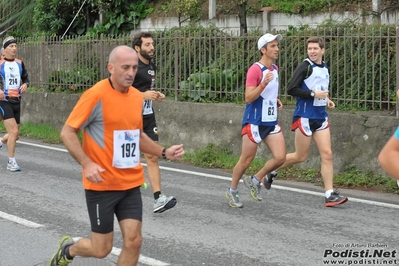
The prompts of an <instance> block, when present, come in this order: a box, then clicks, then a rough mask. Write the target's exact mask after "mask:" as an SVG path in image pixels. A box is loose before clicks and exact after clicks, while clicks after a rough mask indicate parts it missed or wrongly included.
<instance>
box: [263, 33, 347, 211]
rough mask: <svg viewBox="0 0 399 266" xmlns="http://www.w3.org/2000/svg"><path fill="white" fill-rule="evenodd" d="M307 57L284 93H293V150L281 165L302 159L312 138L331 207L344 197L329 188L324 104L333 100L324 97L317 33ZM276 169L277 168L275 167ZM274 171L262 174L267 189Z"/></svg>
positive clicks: (326, 76)
mask: <svg viewBox="0 0 399 266" xmlns="http://www.w3.org/2000/svg"><path fill="white" fill-rule="evenodd" d="M307 47H308V58H306V59H305V60H304V61H303V62H301V63H300V64H299V65H298V67H297V68H296V69H295V71H294V74H293V75H292V78H291V80H290V82H289V84H288V91H287V93H288V94H289V95H291V96H295V97H297V100H296V108H295V111H294V114H293V122H292V125H291V130H292V131H294V132H295V152H293V153H289V154H287V157H286V161H285V163H284V164H283V165H282V166H281V167H279V168H278V169H282V168H285V167H288V166H291V165H294V164H297V163H301V162H303V161H305V160H306V158H307V156H308V153H309V149H310V144H311V141H312V139H313V140H314V142H315V143H316V146H317V148H318V149H319V153H320V157H321V176H322V178H323V183H324V189H325V206H326V207H334V206H336V205H339V204H343V203H345V202H347V201H348V198H347V197H344V196H342V195H340V194H339V193H338V191H334V189H333V177H334V170H333V162H332V149H331V134H330V127H329V126H330V123H329V121H328V114H327V112H326V107H327V108H330V109H333V108H335V104H334V102H333V101H331V100H330V99H329V98H328V87H329V84H330V82H329V78H330V75H329V72H328V67H327V64H326V63H325V62H324V61H323V54H324V52H325V42H324V39H323V38H320V37H310V38H309V39H308V40H307ZM276 171H277V170H276ZM276 175H277V172H272V173H269V174H267V175H266V177H265V178H264V182H263V184H264V185H265V187H266V188H267V189H270V187H271V184H272V182H273V179H274V178H275V177H276Z"/></svg>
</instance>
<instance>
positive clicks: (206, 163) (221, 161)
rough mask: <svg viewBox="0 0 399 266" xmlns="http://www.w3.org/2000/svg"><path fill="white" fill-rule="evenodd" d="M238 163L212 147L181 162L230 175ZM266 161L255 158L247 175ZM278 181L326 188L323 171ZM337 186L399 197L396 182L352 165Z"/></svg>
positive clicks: (295, 171)
mask: <svg viewBox="0 0 399 266" xmlns="http://www.w3.org/2000/svg"><path fill="white" fill-rule="evenodd" d="M238 159H239V156H235V155H233V153H232V151H230V150H229V149H227V148H225V147H222V146H220V145H215V144H212V143H211V144H208V145H207V146H206V147H205V148H203V149H200V150H198V151H196V152H194V153H186V154H185V155H184V157H183V159H182V162H183V163H186V164H191V165H195V166H200V167H203V168H215V169H220V170H222V171H226V172H229V173H231V172H232V169H233V168H234V166H235V164H236V163H237V161H238ZM266 160H267V158H255V159H254V160H253V162H252V163H251V165H250V166H249V167H248V169H247V171H246V174H254V173H256V172H257V171H259V170H260V169H261V168H262V167H263V165H264V163H265V162H266ZM278 179H282V180H294V181H298V182H308V183H312V184H314V185H317V186H323V179H322V177H321V173H320V170H319V169H314V168H306V169H303V168H301V167H299V166H291V167H288V168H286V169H282V170H280V171H279V175H278ZM334 186H335V187H337V188H352V189H359V190H370V191H380V192H392V193H399V189H398V186H397V184H396V180H394V179H392V178H390V177H387V176H384V175H381V174H374V173H373V172H372V171H371V170H366V171H364V172H362V171H360V170H359V169H356V166H355V165H353V164H351V165H349V166H347V167H346V169H345V171H344V172H342V173H338V174H336V175H335V176H334Z"/></svg>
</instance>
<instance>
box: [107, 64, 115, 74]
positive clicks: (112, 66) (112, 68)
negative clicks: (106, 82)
mask: <svg viewBox="0 0 399 266" xmlns="http://www.w3.org/2000/svg"><path fill="white" fill-rule="evenodd" d="M107 69H108V72H109V73H110V74H112V73H113V72H114V65H113V64H111V63H108V65H107Z"/></svg>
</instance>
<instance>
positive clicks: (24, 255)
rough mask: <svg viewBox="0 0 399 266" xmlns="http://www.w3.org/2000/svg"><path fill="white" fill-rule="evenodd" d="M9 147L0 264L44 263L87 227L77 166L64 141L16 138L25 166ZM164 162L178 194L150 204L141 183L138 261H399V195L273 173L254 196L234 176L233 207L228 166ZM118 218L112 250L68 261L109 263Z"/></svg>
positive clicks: (2, 155) (193, 265) (170, 190)
mask: <svg viewBox="0 0 399 266" xmlns="http://www.w3.org/2000/svg"><path fill="white" fill-rule="evenodd" d="M31 143H36V144H39V146H32V145H31ZM40 145H43V146H40ZM50 148H55V149H50ZM6 149H7V148H6V147H3V149H2V150H0V161H1V162H2V163H0V232H1V234H0V240H1V241H0V266H33V265H46V263H45V262H46V261H48V259H49V258H50V257H51V255H52V253H53V252H54V251H55V248H56V245H57V242H58V240H59V238H60V237H61V236H63V235H65V234H68V235H72V236H74V237H87V236H89V235H90V227H89V222H88V217H87V212H86V205H85V200H84V193H83V189H82V186H81V177H80V167H79V166H78V165H77V164H76V162H75V161H74V160H73V159H72V157H71V156H70V155H69V154H68V153H67V152H66V151H65V150H64V148H63V147H62V146H59V145H50V146H49V145H47V144H41V143H39V142H37V141H33V140H28V139H23V140H21V141H20V142H19V143H18V144H17V153H16V158H17V161H18V164H19V165H20V167H21V168H22V171H21V172H18V173H11V172H9V171H7V170H6V160H7V152H6ZM161 165H162V178H163V192H164V193H165V194H167V195H174V196H175V197H176V198H177V200H178V203H177V205H176V207H175V208H173V209H171V210H168V211H166V212H164V213H162V214H154V213H153V212H152V205H153V196H152V193H151V189H150V188H148V189H147V190H142V194H143V200H144V221H143V237H144V240H143V246H142V249H141V257H140V262H139V265H153V266H158V265H159V266H163V265H165V266H167V265H173V266H201V265H215V266H218V265H231V266H234V265H236V266H246V265H252V266H256V265H259V266H260V265H262V266H263V265H268V266H291V265H293V266H294V265H304V266H305V265H306V266H312V265H315V266H319V265H331V264H333V263H334V262H332V261H333V260H340V261H341V262H338V261H337V262H335V264H339V265H350V264H351V265H380V264H381V265H382V263H383V262H384V263H385V265H399V259H398V258H397V257H398V256H399V255H398V254H397V251H398V249H399V241H398V240H399V237H398V234H397V232H398V227H399V226H398V224H399V223H398V209H399V196H398V195H394V194H383V193H372V192H362V191H352V190H341V193H342V194H344V193H345V195H347V196H349V198H350V199H349V202H348V203H346V204H344V205H342V206H338V207H335V208H326V207H324V196H323V191H322V189H320V188H318V187H315V186H313V185H309V184H303V183H295V182H285V181H280V180H277V181H275V183H274V184H273V188H272V189H271V190H270V191H266V190H263V191H262V196H263V201H261V202H255V201H253V200H252V199H251V197H250V196H249V193H248V191H247V190H246V188H245V187H244V185H243V184H240V187H239V188H240V192H241V201H242V202H243V203H244V208H243V209H233V208H230V207H229V206H228V203H227V200H226V198H225V191H226V190H227V188H228V187H229V184H230V182H229V175H228V174H226V173H222V172H219V171H216V170H207V169H200V168H195V167H191V166H186V165H182V164H177V163H170V162H164V161H162V162H161ZM115 228H116V230H115V231H116V234H115V239H114V249H113V252H112V254H110V255H109V256H108V257H107V258H106V259H104V260H101V261H100V260H88V259H83V258H76V259H75V261H74V263H73V264H71V265H86V266H89V265H96V266H100V265H115V263H116V260H117V255H118V254H119V253H118V252H120V248H121V246H122V240H121V235H120V231H119V227H118V225H117V223H115Z"/></svg>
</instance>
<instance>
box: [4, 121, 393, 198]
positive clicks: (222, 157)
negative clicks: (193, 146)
mask: <svg viewBox="0 0 399 266" xmlns="http://www.w3.org/2000/svg"><path fill="white" fill-rule="evenodd" d="M0 132H3V133H4V132H5V128H4V125H3V123H0ZM20 135H21V136H26V137H29V138H33V139H40V140H42V141H43V142H46V143H51V144H60V143H62V141H61V138H60V131H59V130H57V129H56V128H54V127H52V126H49V125H43V124H32V123H24V124H21V127H20ZM79 137H80V138H81V134H79ZM238 158H239V156H236V155H234V154H233V153H232V151H231V150H229V149H227V148H225V147H222V146H220V145H216V144H213V143H210V144H208V145H207V146H206V147H205V148H203V149H200V150H197V151H195V152H193V153H186V154H185V155H184V157H183V159H182V161H181V162H182V163H185V164H190V165H194V166H199V167H202V168H215V169H219V170H222V171H225V172H229V173H231V172H232V169H233V168H234V166H235V164H236V163H237V161H238ZM265 161H266V158H255V159H254V161H253V162H252V163H251V165H250V166H249V167H248V169H247V171H246V173H247V174H253V173H256V172H257V171H259V169H261V168H262V167H263V165H264V163H265ZM278 179H285V180H294V181H298V182H309V183H313V184H315V185H317V186H322V185H323V180H322V178H321V174H320V170H318V169H314V168H306V169H303V168H301V167H299V166H292V167H288V168H286V169H282V170H280V171H279V175H278ZM334 186H336V187H337V188H352V189H359V190H369V191H380V192H391V193H397V194H399V189H398V185H397V183H396V181H395V180H394V179H392V178H390V177H387V176H384V175H381V174H374V173H373V172H372V171H371V170H366V171H360V170H359V169H357V168H356V166H355V165H353V164H351V165H348V166H347V167H346V169H345V171H344V172H342V173H338V174H336V175H335V176H334Z"/></svg>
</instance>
